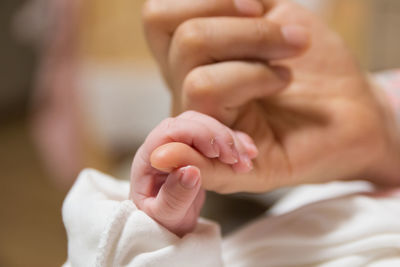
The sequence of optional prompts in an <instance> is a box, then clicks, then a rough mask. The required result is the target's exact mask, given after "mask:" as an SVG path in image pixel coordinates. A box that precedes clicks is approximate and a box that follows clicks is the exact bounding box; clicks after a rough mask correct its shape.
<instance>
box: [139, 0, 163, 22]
mask: <svg viewBox="0 0 400 267" xmlns="http://www.w3.org/2000/svg"><path fill="white" fill-rule="evenodd" d="M164 13H165V12H164V10H163V8H162V5H161V4H160V3H158V1H156V0H148V1H146V2H145V4H144V6H143V9H142V18H143V21H144V25H145V27H146V26H151V25H154V24H159V23H160V22H161V21H163V18H164V16H165V14H164Z"/></svg>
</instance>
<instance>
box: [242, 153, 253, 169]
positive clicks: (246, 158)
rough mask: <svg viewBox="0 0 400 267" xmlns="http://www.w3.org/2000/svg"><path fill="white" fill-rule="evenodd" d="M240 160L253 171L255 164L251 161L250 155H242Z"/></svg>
mask: <svg viewBox="0 0 400 267" xmlns="http://www.w3.org/2000/svg"><path fill="white" fill-rule="evenodd" d="M240 159H241V161H242V162H243V163H244V164H245V165H246V167H247V168H249V170H252V169H253V162H252V161H251V159H250V158H249V156H248V155H246V154H243V155H241V158H240Z"/></svg>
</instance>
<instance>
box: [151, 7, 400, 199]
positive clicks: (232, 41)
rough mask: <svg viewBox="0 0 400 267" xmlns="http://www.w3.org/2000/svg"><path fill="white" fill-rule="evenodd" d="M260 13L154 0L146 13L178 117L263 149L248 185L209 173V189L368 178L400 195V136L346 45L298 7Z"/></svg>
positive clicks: (225, 190)
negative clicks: (205, 119)
mask: <svg viewBox="0 0 400 267" xmlns="http://www.w3.org/2000/svg"><path fill="white" fill-rule="evenodd" d="M259 3H262V4H263V9H257V8H252V9H251V11H249V9H247V10H246V9H239V8H238V7H240V6H241V5H238V4H237V1H230V0H221V1H211V0H194V1H190V2H187V1H176V0H167V1H165V0H149V1H148V2H147V4H146V6H145V8H144V11H143V17H144V25H145V31H146V34H147V37H148V41H149V45H150V47H151V49H152V51H153V53H154V55H155V58H156V59H157V61H158V63H159V65H160V67H161V70H162V73H163V75H164V77H165V80H166V82H167V84H168V85H169V87H170V89H171V93H172V96H173V110H172V112H173V113H174V114H179V113H180V112H182V111H184V110H196V111H199V112H202V113H204V114H208V115H210V116H212V117H214V118H216V119H218V120H219V121H220V122H222V123H224V124H225V125H227V126H229V127H231V128H232V129H234V130H240V131H243V132H246V133H247V134H248V135H249V136H251V137H252V138H253V139H254V141H255V143H256V146H257V147H258V149H259V156H258V157H257V159H255V161H254V169H253V170H252V171H251V172H250V173H249V174H247V175H246V177H244V176H243V175H242V174H239V173H235V174H229V175H227V173H219V174H220V175H218V176H217V175H212V174H210V176H207V175H204V173H203V176H202V179H203V183H204V187H205V188H206V189H209V190H214V191H217V192H220V193H232V192H238V191H248V192H266V191H268V190H272V189H275V188H278V187H282V186H289V185H297V184H302V183H320V182H326V181H331V180H334V179H361V178H363V179H368V180H371V181H373V182H375V183H377V184H381V185H389V186H394V185H399V184H400V179H399V177H398V173H400V145H399V143H400V142H399V140H398V139H399V136H400V134H399V132H398V130H397V129H396V128H395V127H394V126H393V121H394V120H393V117H392V115H391V114H390V112H388V110H387V109H386V107H385V104H384V103H382V102H380V99H379V97H378V96H377V94H378V93H377V91H376V90H377V89H376V88H375V87H374V86H373V85H372V83H371V82H370V81H369V79H368V77H367V75H365V73H363V71H362V70H360V68H359V66H358V64H357V62H356V61H355V59H354V58H353V56H352V55H351V53H350V52H349V51H348V49H347V48H346V47H345V45H344V44H343V42H342V40H341V39H340V38H339V37H338V36H337V35H336V34H335V33H334V32H333V31H331V30H330V29H329V28H327V27H326V26H325V25H324V24H323V23H322V22H321V21H320V20H319V18H317V17H316V16H314V15H313V14H311V13H310V12H308V11H307V10H305V9H303V8H302V7H300V6H298V5H296V4H294V3H292V2H290V1H286V0H277V1H267V0H264V1H259ZM167 7H168V8H167ZM164 153H166V154H168V153H171V154H173V153H174V151H173V150H172V149H171V150H169V152H168V151H164ZM196 166H197V167H199V168H200V169H201V170H202V168H201V166H202V165H201V164H199V165H196Z"/></svg>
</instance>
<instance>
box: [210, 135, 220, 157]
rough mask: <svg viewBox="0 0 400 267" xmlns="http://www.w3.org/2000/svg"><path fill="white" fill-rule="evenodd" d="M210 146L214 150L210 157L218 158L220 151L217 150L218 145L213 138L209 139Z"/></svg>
mask: <svg viewBox="0 0 400 267" xmlns="http://www.w3.org/2000/svg"><path fill="white" fill-rule="evenodd" d="M211 146H212V147H213V150H214V155H213V156H212V157H213V158H218V157H219V155H220V151H219V146H218V144H217V142H216V140H215V138H213V139H211Z"/></svg>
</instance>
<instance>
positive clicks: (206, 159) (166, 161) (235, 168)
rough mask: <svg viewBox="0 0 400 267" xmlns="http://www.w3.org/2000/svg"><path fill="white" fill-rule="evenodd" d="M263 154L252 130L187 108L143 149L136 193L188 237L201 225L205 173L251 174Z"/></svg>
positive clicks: (143, 205)
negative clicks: (250, 133) (237, 128)
mask: <svg viewBox="0 0 400 267" xmlns="http://www.w3.org/2000/svg"><path fill="white" fill-rule="evenodd" d="M165 151H168V153H167V154H165ZM169 151H173V153H170V152H169ZM257 154H258V150H257V148H256V146H255V145H254V142H253V141H252V139H251V138H250V137H249V136H248V135H246V134H244V133H242V132H238V131H232V130H231V129H229V128H228V127H226V126H224V125H223V124H221V123H220V122H218V121H217V120H215V119H213V118H211V117H209V116H206V115H203V114H200V113H197V112H193V111H192V112H184V113H182V114H181V115H179V116H178V117H176V118H169V119H166V120H164V121H163V122H162V123H160V125H158V126H157V127H156V128H155V129H154V130H153V131H152V132H151V133H150V134H149V136H148V137H147V138H146V141H145V142H144V144H143V145H142V146H141V147H140V148H139V150H138V151H137V153H136V155H135V158H134V160H133V164H132V171H131V192H130V198H131V199H132V200H133V201H134V203H135V204H136V205H137V207H138V208H139V209H141V210H143V211H144V212H146V213H147V214H148V215H149V216H150V217H152V218H153V219H154V220H156V221H157V222H158V223H160V224H161V225H163V226H164V227H165V228H166V229H168V230H169V231H171V232H173V233H175V234H176V235H178V236H183V235H185V234H186V233H188V232H191V231H192V230H193V229H194V227H195V226H196V223H197V218H198V216H199V213H200V210H201V207H202V205H203V203H204V197H205V194H204V189H202V188H201V185H202V181H201V180H202V177H203V176H210V174H211V173H214V172H216V173H220V172H221V173H224V174H225V175H227V174H228V173H229V174H230V175H235V174H237V173H241V174H245V173H248V172H249V171H251V169H252V168H253V166H252V163H251V159H254V158H255V157H256V156H257ZM196 166H201V168H198V167H196Z"/></svg>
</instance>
